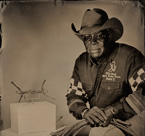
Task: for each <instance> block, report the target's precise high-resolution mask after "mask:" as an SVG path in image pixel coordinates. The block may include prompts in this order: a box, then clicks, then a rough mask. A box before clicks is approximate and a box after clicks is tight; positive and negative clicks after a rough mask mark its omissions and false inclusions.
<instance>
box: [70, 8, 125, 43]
mask: <svg viewBox="0 0 145 136" xmlns="http://www.w3.org/2000/svg"><path fill="white" fill-rule="evenodd" d="M71 28H72V30H73V31H74V33H75V35H76V36H78V37H79V38H80V39H81V40H83V35H86V34H93V33H98V32H100V31H102V30H105V29H109V30H111V38H110V40H111V41H117V40H118V39H120V38H121V36H122V34H123V25H122V23H121V22H120V20H119V19H117V18H114V17H113V18H110V19H109V18H108V15H107V13H106V12H105V11H104V10H102V9H98V8H94V9H93V10H90V9H88V10H86V12H85V14H84V16H83V19H82V24H81V28H80V30H78V31H77V30H76V28H75V26H74V24H73V23H72V25H71Z"/></svg>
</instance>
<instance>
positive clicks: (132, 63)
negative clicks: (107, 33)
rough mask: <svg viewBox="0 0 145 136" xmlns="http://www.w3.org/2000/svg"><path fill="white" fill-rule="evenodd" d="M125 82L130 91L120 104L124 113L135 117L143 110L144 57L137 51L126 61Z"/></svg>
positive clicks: (144, 90)
mask: <svg viewBox="0 0 145 136" xmlns="http://www.w3.org/2000/svg"><path fill="white" fill-rule="evenodd" d="M127 67H128V71H127V76H128V77H127V82H128V84H129V86H130V88H131V90H132V93H131V94H129V95H128V96H127V97H126V98H124V99H122V101H121V102H120V103H121V104H122V107H123V110H124V112H126V113H129V114H132V115H136V114H139V113H140V112H142V111H143V110H145V57H144V56H143V55H142V54H141V52H139V51H138V50H137V51H135V52H133V53H132V54H131V55H130V56H129V57H128V60H127Z"/></svg>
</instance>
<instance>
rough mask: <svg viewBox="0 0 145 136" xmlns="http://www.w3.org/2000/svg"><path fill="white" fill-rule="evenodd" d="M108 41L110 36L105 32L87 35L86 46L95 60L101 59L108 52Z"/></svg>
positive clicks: (85, 37)
mask: <svg viewBox="0 0 145 136" xmlns="http://www.w3.org/2000/svg"><path fill="white" fill-rule="evenodd" d="M107 39H108V35H107V33H106V32H104V31H101V32H99V33H94V34H89V35H85V36H84V44H85V47H86V50H87V52H88V53H89V54H90V55H91V56H92V57H93V58H95V59H97V58H99V57H101V56H102V55H103V53H104V52H105V50H106V41H107Z"/></svg>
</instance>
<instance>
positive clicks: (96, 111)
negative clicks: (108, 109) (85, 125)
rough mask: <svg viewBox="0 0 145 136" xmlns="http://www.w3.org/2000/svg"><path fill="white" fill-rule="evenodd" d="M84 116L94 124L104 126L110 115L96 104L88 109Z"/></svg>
mask: <svg viewBox="0 0 145 136" xmlns="http://www.w3.org/2000/svg"><path fill="white" fill-rule="evenodd" d="M83 118H84V119H86V120H87V121H88V122H89V123H90V124H91V125H93V126H103V124H104V123H105V122H107V120H108V117H107V116H106V115H105V113H104V111H103V110H102V109H100V108H98V107H96V106H94V107H93V108H91V109H90V110H88V111H87V112H86V113H85V114H84V116H83Z"/></svg>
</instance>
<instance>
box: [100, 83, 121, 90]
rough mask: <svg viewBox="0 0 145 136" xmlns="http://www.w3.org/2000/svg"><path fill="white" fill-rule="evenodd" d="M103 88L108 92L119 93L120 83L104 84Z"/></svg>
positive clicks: (102, 84)
mask: <svg viewBox="0 0 145 136" xmlns="http://www.w3.org/2000/svg"><path fill="white" fill-rule="evenodd" d="M101 88H102V89H105V90H108V91H113V90H116V91H119V88H120V82H102V83H101Z"/></svg>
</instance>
